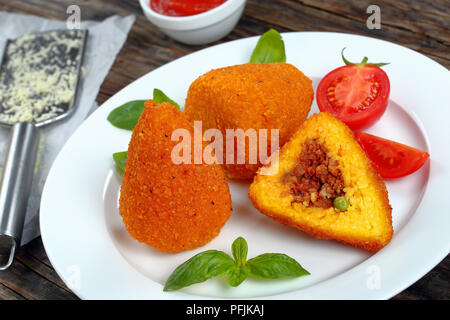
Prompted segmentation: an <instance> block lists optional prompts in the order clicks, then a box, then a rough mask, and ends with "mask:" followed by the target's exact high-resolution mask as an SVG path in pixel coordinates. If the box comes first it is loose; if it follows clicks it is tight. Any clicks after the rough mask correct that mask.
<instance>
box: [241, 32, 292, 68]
mask: <svg viewBox="0 0 450 320" xmlns="http://www.w3.org/2000/svg"><path fill="white" fill-rule="evenodd" d="M250 62H254V63H271V62H286V51H285V49H284V41H283V39H282V38H281V35H280V34H279V33H278V32H277V31H276V30H274V29H270V30H269V31H267V32H266V33H264V34H263V35H262V36H261V37H260V38H259V40H258V43H257V44H256V47H255V49H254V50H253V53H252V56H251V58H250Z"/></svg>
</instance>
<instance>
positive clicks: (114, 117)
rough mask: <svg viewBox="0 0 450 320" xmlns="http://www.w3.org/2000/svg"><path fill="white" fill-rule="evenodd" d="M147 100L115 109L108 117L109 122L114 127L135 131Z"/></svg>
mask: <svg viewBox="0 0 450 320" xmlns="http://www.w3.org/2000/svg"><path fill="white" fill-rule="evenodd" d="M145 101H146V100H134V101H129V102H127V103H125V104H123V105H121V106H120V107H117V108H115V109H114V110H113V111H111V112H110V113H109V115H108V118H107V119H108V121H109V122H111V124H112V125H113V126H116V127H118V128H121V129H125V130H133V128H134V126H135V125H136V123H137V122H138V120H139V117H140V116H141V114H142V111H143V110H144V108H145V107H144V102H145Z"/></svg>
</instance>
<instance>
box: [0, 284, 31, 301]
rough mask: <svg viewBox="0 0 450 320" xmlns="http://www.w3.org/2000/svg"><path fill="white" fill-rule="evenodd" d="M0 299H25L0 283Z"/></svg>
mask: <svg viewBox="0 0 450 320" xmlns="http://www.w3.org/2000/svg"><path fill="white" fill-rule="evenodd" d="M0 299H2V300H25V298H24V297H23V296H21V295H20V294H18V293H17V292H15V291H13V290H11V289H10V288H8V287H6V286H5V285H3V284H2V283H0Z"/></svg>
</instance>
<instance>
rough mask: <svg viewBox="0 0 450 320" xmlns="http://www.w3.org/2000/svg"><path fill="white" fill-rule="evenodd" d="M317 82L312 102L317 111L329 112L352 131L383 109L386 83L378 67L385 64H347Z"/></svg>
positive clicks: (369, 121) (376, 118)
mask: <svg viewBox="0 0 450 320" xmlns="http://www.w3.org/2000/svg"><path fill="white" fill-rule="evenodd" d="M342 58H343V60H344V61H345V63H346V64H347V65H345V66H342V67H339V68H337V69H334V70H333V71H331V72H329V73H328V74H327V75H326V76H325V77H324V78H323V79H322V81H320V83H319V86H318V88H317V93H316V99H317V104H318V106H319V109H320V111H326V112H330V113H332V114H333V115H334V116H336V117H337V118H338V119H340V120H341V121H343V122H344V123H345V124H347V125H348V126H349V127H350V128H351V129H353V130H359V129H363V128H366V127H368V126H370V125H372V124H373V123H374V122H376V121H377V120H378V119H379V118H380V117H381V116H382V115H383V113H384V111H385V110H386V107H387V104H388V100H389V91H390V84H389V78H388V76H387V75H386V73H385V72H384V71H383V70H382V69H381V68H380V67H379V66H378V65H380V66H381V65H385V64H386V63H380V64H378V65H377V64H371V63H367V58H366V57H364V59H363V61H362V62H361V63H351V62H349V61H347V60H346V59H345V58H344V56H343V54H342Z"/></svg>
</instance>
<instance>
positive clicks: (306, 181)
mask: <svg viewBox="0 0 450 320" xmlns="http://www.w3.org/2000/svg"><path fill="white" fill-rule="evenodd" d="M302 149H303V150H302V152H301V154H300V156H299V159H298V164H297V165H296V166H295V167H294V169H293V170H292V171H291V172H289V173H288V174H286V176H285V177H284V179H285V180H284V181H285V182H286V183H288V184H289V187H290V191H291V193H292V195H293V196H294V202H298V203H302V204H303V205H305V206H307V207H309V206H312V207H317V208H324V209H327V208H330V207H333V200H334V199H336V198H337V197H342V196H344V195H345V193H344V191H343V189H344V180H343V178H342V173H341V170H340V169H339V162H338V161H337V160H336V159H334V158H333V156H332V155H331V154H330V153H329V152H328V150H327V149H326V148H325V146H324V145H322V144H321V143H320V142H319V141H318V140H317V139H308V140H306V141H305V143H304V146H303V148H302Z"/></svg>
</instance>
